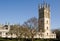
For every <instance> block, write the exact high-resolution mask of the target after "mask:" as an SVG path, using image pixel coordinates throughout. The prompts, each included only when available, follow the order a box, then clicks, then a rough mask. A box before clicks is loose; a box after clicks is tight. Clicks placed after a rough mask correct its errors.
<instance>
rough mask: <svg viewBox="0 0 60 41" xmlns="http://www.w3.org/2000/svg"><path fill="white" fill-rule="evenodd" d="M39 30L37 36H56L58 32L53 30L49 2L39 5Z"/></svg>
mask: <svg viewBox="0 0 60 41" xmlns="http://www.w3.org/2000/svg"><path fill="white" fill-rule="evenodd" d="M38 12H39V18H38V31H39V32H37V35H36V36H35V38H56V34H55V33H52V32H51V29H50V28H51V27H50V5H49V4H47V3H43V4H40V5H39V6H38Z"/></svg>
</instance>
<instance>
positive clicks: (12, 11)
mask: <svg viewBox="0 0 60 41" xmlns="http://www.w3.org/2000/svg"><path fill="white" fill-rule="evenodd" d="M46 2H47V3H49V4H50V10H51V28H52V29H56V28H60V0H46ZM38 3H40V4H41V3H43V0H0V24H5V23H6V22H9V23H10V24H23V23H24V22H25V21H27V20H28V19H29V18H32V17H37V18H38Z"/></svg>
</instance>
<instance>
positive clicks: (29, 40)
mask: <svg viewBox="0 0 60 41" xmlns="http://www.w3.org/2000/svg"><path fill="white" fill-rule="evenodd" d="M17 40H18V39H16V38H14V39H12V38H0V41H17ZM20 41H31V39H25V38H21V40H20ZM33 41H60V39H34V40H33Z"/></svg>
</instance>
